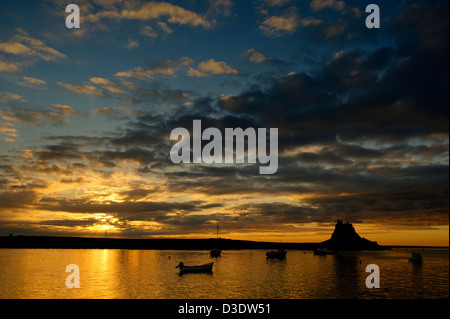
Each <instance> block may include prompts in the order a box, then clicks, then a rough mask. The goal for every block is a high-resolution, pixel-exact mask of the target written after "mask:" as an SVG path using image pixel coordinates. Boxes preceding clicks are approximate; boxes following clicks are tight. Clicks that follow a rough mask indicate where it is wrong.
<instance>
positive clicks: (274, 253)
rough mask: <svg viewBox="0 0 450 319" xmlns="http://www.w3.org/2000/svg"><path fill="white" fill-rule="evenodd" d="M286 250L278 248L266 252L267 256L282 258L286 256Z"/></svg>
mask: <svg viewBox="0 0 450 319" xmlns="http://www.w3.org/2000/svg"><path fill="white" fill-rule="evenodd" d="M286 254H287V251H286V250H284V249H278V250H274V251H268V252H267V253H266V257H267V258H276V259H284V258H286Z"/></svg>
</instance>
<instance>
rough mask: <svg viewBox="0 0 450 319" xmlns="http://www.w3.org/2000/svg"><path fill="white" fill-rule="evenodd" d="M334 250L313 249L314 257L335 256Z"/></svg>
mask: <svg viewBox="0 0 450 319" xmlns="http://www.w3.org/2000/svg"><path fill="white" fill-rule="evenodd" d="M336 254H337V251H336V250H328V248H317V249H314V255H319V256H325V255H336Z"/></svg>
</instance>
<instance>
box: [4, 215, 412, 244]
mask: <svg viewBox="0 0 450 319" xmlns="http://www.w3.org/2000/svg"><path fill="white" fill-rule="evenodd" d="M216 247H220V248H221V249H224V250H235V249H278V248H283V249H293V250H314V249H317V248H320V247H326V248H329V249H335V250H383V249H390V248H395V247H399V248H400V247H404V248H407V247H413V246H381V245H378V244H377V242H374V241H370V240H368V239H365V238H361V236H359V235H358V234H357V233H356V231H355V229H354V227H353V225H352V224H349V223H343V222H342V221H340V220H338V221H337V223H336V226H335V230H334V232H333V234H332V235H331V238H330V239H328V240H326V241H323V242H320V243H275V242H257V241H249V240H234V239H233V240H232V239H224V238H219V239H216V238H211V239H125V238H87V237H60V236H22V235H18V236H13V235H12V234H11V235H9V236H0V248H59V249H161V250H165V249H167V250H168V249H171V250H210V249H212V248H216ZM414 247H418V246H414Z"/></svg>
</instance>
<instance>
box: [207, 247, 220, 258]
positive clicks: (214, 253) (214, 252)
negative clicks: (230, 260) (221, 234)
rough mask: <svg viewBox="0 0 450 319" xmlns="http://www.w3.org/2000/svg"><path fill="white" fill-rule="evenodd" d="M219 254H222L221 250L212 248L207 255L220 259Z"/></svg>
mask: <svg viewBox="0 0 450 319" xmlns="http://www.w3.org/2000/svg"><path fill="white" fill-rule="evenodd" d="M221 253H222V249H219V248H214V249H211V250H210V251H209V254H210V255H211V257H220V254H221Z"/></svg>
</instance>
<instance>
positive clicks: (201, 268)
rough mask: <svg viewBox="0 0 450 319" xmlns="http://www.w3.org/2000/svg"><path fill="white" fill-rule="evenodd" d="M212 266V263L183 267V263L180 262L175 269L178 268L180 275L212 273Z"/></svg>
mask: <svg viewBox="0 0 450 319" xmlns="http://www.w3.org/2000/svg"><path fill="white" fill-rule="evenodd" d="M213 264H214V263H208V264H204V265H198V266H185V265H184V263H183V262H180V263H179V264H178V266H176V267H175V268H180V274H186V273H201V272H212V267H213Z"/></svg>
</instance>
